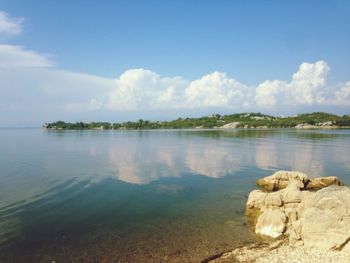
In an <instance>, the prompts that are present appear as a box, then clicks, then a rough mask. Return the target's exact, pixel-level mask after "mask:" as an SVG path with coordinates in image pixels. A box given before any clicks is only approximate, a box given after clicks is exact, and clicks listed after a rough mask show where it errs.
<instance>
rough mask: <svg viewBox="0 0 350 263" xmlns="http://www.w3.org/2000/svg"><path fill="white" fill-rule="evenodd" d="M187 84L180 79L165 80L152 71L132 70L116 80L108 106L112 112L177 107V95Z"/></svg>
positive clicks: (109, 96) (109, 95)
mask: <svg viewBox="0 0 350 263" xmlns="http://www.w3.org/2000/svg"><path fill="white" fill-rule="evenodd" d="M186 83H187V81H185V80H183V79H182V78H180V77H173V78H167V77H166V78H163V77H161V76H159V75H158V74H157V73H155V72H153V71H150V70H146V69H142V68H140V69H130V70H127V71H125V72H124V73H123V74H122V75H121V76H120V77H119V78H118V79H116V86H115V89H114V90H113V91H112V92H111V93H109V94H108V99H107V104H106V106H107V108H108V109H110V110H137V109H149V108H158V107H161V106H173V107H177V106H178V103H179V101H178V98H179V97H178V96H179V95H177V93H178V92H180V90H181V89H182V88H183V87H184V85H186ZM169 103H170V105H169Z"/></svg>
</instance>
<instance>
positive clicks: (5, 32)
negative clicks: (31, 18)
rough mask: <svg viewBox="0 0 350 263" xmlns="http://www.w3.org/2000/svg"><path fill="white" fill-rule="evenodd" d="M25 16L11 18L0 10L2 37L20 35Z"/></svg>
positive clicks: (0, 31)
mask: <svg viewBox="0 0 350 263" xmlns="http://www.w3.org/2000/svg"><path fill="white" fill-rule="evenodd" d="M23 21H24V19H23V18H11V17H10V16H9V15H8V14H7V13H6V12H4V11H1V10H0V38H1V37H8V36H13V35H18V34H20V33H21V31H22V23H23Z"/></svg>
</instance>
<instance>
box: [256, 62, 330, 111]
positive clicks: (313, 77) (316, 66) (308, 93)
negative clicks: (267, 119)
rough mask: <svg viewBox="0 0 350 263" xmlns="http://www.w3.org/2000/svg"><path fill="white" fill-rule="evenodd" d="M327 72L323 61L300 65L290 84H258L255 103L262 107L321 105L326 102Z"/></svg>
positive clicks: (278, 81)
mask: <svg viewBox="0 0 350 263" xmlns="http://www.w3.org/2000/svg"><path fill="white" fill-rule="evenodd" d="M328 71H329V66H328V65H327V63H326V62H325V61H317V62H316V63H313V64H312V63H302V64H301V65H300V67H299V70H298V71H297V72H296V73H295V74H294V75H293V77H292V80H291V81H290V82H286V81H282V80H266V81H264V82H263V83H261V84H259V85H258V86H257V88H256V95H255V102H256V103H257V105H259V106H263V107H273V106H276V105H278V104H280V105H313V104H322V103H324V102H326V97H325V89H326V88H327V86H326V79H327V74H328Z"/></svg>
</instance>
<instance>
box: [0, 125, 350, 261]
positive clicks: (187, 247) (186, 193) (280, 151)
mask: <svg viewBox="0 0 350 263" xmlns="http://www.w3.org/2000/svg"><path fill="white" fill-rule="evenodd" d="M280 169H286V170H299V171H302V172H305V173H307V174H308V175H309V176H322V175H337V176H339V177H340V178H341V179H342V180H343V181H344V182H345V183H347V184H350V131H349V130H329V131H328V130H322V131H318V130H316V131H299V130H292V129H290V130H289V129H276V130H268V129H264V130H230V131H224V130H221V131H219V130H207V131H206V130H172V131H168V130H166V131H162V130H154V131H45V130H42V129H0V262H52V261H55V262H57V263H59V262H199V261H200V260H202V259H204V258H206V257H208V256H211V255H213V254H216V253H219V252H222V251H225V250H230V249H232V248H233V247H235V246H237V245H241V244H244V243H247V242H252V241H255V240H256V237H255V235H254V234H253V233H252V232H251V231H250V230H249V228H248V227H247V226H246V225H245V219H244V207H245V202H246V199H247V195H248V193H249V192H250V191H251V190H252V189H254V188H255V180H256V179H257V178H259V177H262V176H266V175H270V174H272V173H273V172H274V171H276V170H280Z"/></svg>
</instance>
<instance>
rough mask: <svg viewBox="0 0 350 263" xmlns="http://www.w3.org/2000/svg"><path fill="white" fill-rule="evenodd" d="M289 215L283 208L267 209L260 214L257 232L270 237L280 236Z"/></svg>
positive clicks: (256, 227)
mask: <svg viewBox="0 0 350 263" xmlns="http://www.w3.org/2000/svg"><path fill="white" fill-rule="evenodd" d="M286 221H287V217H286V215H285V214H284V213H283V212H282V211H281V210H279V209H278V210H266V211H264V213H262V215H260V216H259V218H258V222H257V223H256V226H255V232H256V233H257V234H262V235H266V236H270V237H274V238H276V237H279V236H280V235H282V233H283V232H284V230H285V227H286V224H285V223H286Z"/></svg>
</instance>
